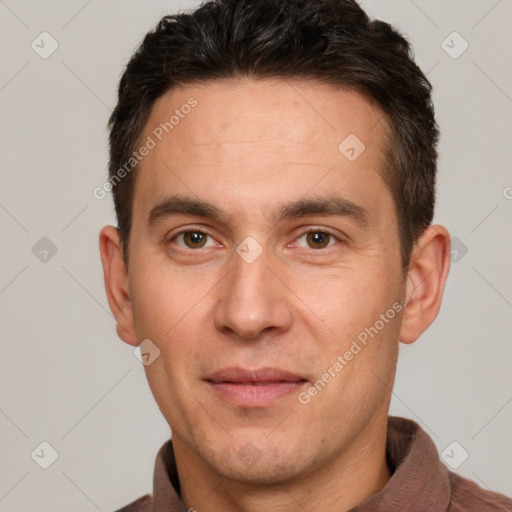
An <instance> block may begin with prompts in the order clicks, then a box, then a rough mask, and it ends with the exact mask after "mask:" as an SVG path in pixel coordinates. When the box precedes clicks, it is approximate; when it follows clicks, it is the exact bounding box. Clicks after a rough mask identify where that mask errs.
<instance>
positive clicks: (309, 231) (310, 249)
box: [168, 227, 344, 253]
mask: <svg viewBox="0 0 512 512" xmlns="http://www.w3.org/2000/svg"><path fill="white" fill-rule="evenodd" d="M187 233H201V234H203V235H207V236H209V237H211V238H212V239H215V237H214V236H213V235H212V234H211V233H209V232H208V231H206V230H205V229H204V228H201V229H194V227H192V228H187V229H184V230H182V231H179V232H177V233H174V234H173V235H172V236H171V237H170V238H169V239H168V243H170V242H173V241H174V240H175V239H176V238H178V237H179V236H180V235H184V234H187ZM310 233H321V234H324V235H328V236H330V237H331V238H334V239H335V241H337V242H340V243H343V242H344V239H343V238H341V237H340V236H338V235H336V234H334V233H333V232H331V231H329V230H328V229H324V228H322V229H318V228H310V229H307V230H306V231H304V232H302V233H301V234H300V235H299V236H298V237H297V238H296V239H295V240H300V239H301V238H303V237H304V236H307V235H309V234H310ZM328 243H330V240H329V242H328ZM288 245H289V244H288ZM178 247H180V249H182V250H184V251H193V252H197V251H199V249H202V247H199V248H198V249H191V248H185V247H181V246H178ZM331 247H332V245H328V246H327V247H321V248H319V249H314V248H312V247H309V248H307V249H306V250H307V251H311V252H314V253H319V252H325V251H326V250H328V249H330V248H331ZM303 249H304V248H303Z"/></svg>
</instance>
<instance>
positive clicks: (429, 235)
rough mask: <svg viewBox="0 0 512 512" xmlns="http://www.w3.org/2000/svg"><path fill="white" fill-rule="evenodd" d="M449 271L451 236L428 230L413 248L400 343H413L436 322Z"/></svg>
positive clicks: (442, 229)
mask: <svg viewBox="0 0 512 512" xmlns="http://www.w3.org/2000/svg"><path fill="white" fill-rule="evenodd" d="M449 270H450V234H449V233H448V231H447V230H446V228H445V227H443V226H440V225H432V226H429V227H428V228H427V229H425V231H424V232H423V234H422V235H421V237H420V238H419V239H418V241H417V242H416V244H415V245H414V249H413V251H412V254H411V260H410V263H409V270H408V272H407V291H406V299H405V308H404V314H403V317H402V325H401V328H400V337H399V339H400V341H401V342H402V343H413V342H414V341H416V340H417V339H418V338H419V336H420V335H421V334H422V333H423V332H424V331H425V330H426V329H427V328H428V327H429V325H430V324H431V323H432V322H433V321H434V320H435V318H436V316H437V314H438V313H439V309H440V307H441V299H442V296H443V292H444V286H445V283H446V278H447V277H448V272H449Z"/></svg>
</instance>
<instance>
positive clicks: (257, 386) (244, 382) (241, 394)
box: [204, 367, 308, 408]
mask: <svg viewBox="0 0 512 512" xmlns="http://www.w3.org/2000/svg"><path fill="white" fill-rule="evenodd" d="M204 380H205V382H206V383H207V384H208V385H209V386H210V388H211V389H212V390H213V392H214V393H215V394H216V395H217V396H219V397H220V398H222V399H223V400H226V401H228V402H230V403H231V404H233V405H237V406H240V407H252V408H257V407H267V406H269V405H272V404H274V403H276V402H277V401H279V400H281V399H282V398H284V397H286V396H287V395H290V394H291V393H294V392H297V393H298V392H299V391H300V389H301V388H302V387H303V386H305V385H306V383H307V382H308V381H307V379H305V378H304V377H302V376H300V375H297V374H294V373H291V372H288V371H285V370H281V369H279V368H259V369H256V370H246V369H243V368H238V367H236V368H225V369H223V370H220V371H218V372H215V373H213V374H211V375H210V376H208V377H207V378H205V379H204Z"/></svg>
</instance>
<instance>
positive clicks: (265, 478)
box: [202, 441, 317, 487]
mask: <svg viewBox="0 0 512 512" xmlns="http://www.w3.org/2000/svg"><path fill="white" fill-rule="evenodd" d="M202 458H203V460H204V462H205V463H206V464H207V465H208V466H210V468H211V469H212V470H213V471H214V472H215V473H217V474H218V475H219V476H221V477H222V478H225V479H228V480H231V481H233V482H238V483H240V484H242V485H248V486H265V487H276V486H280V485H284V484H286V483H288V482H290V481H297V479H298V478H300V477H301V476H302V475H303V474H306V473H307V474H309V473H310V472H311V471H314V470H315V466H316V465H317V464H315V457H313V456H311V457H309V456H308V454H307V453H305V452H304V450H303V449H302V450H301V449H298V447H296V446H290V445H289V446H288V450H286V449H283V447H281V449H278V448H276V447H275V446H268V445H267V446H266V447H264V448H263V449H258V448H256V446H255V445H253V444H252V443H251V442H250V441H249V442H246V443H242V448H241V449H239V450H235V449H233V446H230V447H226V449H225V451H224V453H222V454H221V453H212V452H210V451H209V453H203V454H202ZM309 459H311V460H309Z"/></svg>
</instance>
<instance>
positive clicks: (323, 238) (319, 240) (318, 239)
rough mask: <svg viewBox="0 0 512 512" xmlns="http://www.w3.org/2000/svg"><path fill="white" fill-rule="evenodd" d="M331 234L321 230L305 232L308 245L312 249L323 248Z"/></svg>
mask: <svg viewBox="0 0 512 512" xmlns="http://www.w3.org/2000/svg"><path fill="white" fill-rule="evenodd" d="M331 237H332V235H331V234H330V233H324V232H322V231H310V232H309V233H307V234H306V239H307V242H308V245H309V246H310V247H312V248H313V249H323V248H324V247H327V245H328V244H329V242H330V239H331Z"/></svg>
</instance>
